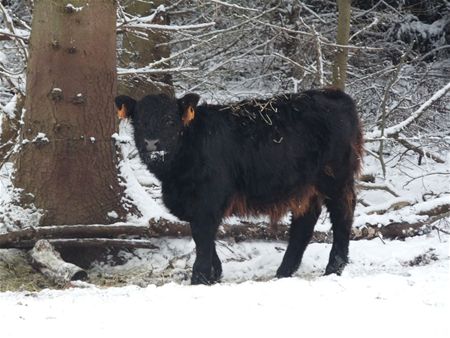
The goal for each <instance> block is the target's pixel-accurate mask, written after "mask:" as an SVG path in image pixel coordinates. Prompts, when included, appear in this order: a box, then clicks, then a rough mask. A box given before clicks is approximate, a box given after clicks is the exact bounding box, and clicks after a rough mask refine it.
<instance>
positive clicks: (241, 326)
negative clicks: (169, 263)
mask: <svg viewBox="0 0 450 338" xmlns="http://www.w3.org/2000/svg"><path fill="white" fill-rule="evenodd" d="M163 244H164V243H160V245H163ZM166 244H167V245H166V250H163V252H162V253H161V252H160V253H156V254H155V255H156V256H155V257H151V255H152V254H150V252H149V253H148V261H147V260H146V259H141V260H142V262H141V263H142V264H144V263H145V264H146V265H147V268H148V266H149V264H151V261H152V259H153V261H156V262H161V260H162V259H164V257H165V258H166V259H167V257H168V256H169V253H168V252H169V251H168V249H167V247H169V246H171V247H172V252H174V251H173V250H174V248H178V249H180V250H181V248H185V250H186V252H190V250H191V249H192V247H193V245H192V243H191V242H190V241H188V240H175V241H171V242H170V243H166ZM284 247H285V245H284V244H281V243H261V242H259V243H240V244H229V243H228V244H227V245H226V246H225V244H223V245H222V246H219V255H221V256H222V257H223V258H224V259H223V260H224V279H223V282H222V283H221V284H217V285H213V286H190V285H186V283H185V282H184V283H183V282H182V283H174V282H170V283H168V284H164V285H163V286H155V285H149V286H147V287H144V288H140V287H138V286H126V287H121V288H98V287H95V286H92V285H89V284H85V283H78V284H76V285H75V287H74V288H69V289H66V290H60V291H56V290H44V291H41V292H39V293H26V292H25V293H24V292H14V293H13V292H6V293H0V330H1V337H5V338H15V337H29V336H35V335H37V336H39V337H40V336H42V337H44V336H45V337H60V336H64V337H80V336H85V337H124V336H125V337H130V336H137V337H142V336H144V337H146V336H147V337H150V336H166V337H178V336H182V337H206V336H208V337H209V336H216V337H246V336H251V337H268V336H275V335H285V336H286V335H287V337H295V336H297V337H303V336H309V337H311V336H313V337H326V336H328V337H330V336H333V337H341V336H345V337H349V338H350V337H361V336H364V337H377V338H379V337H433V338H438V337H449V336H450V331H449V325H450V324H449V321H448V317H449V314H450V312H449V310H450V307H449V305H450V302H449V297H450V274H449V271H450V267H449V263H450V261H449V242H448V236H442V235H441V236H439V235H438V233H437V232H434V233H432V234H430V235H428V236H420V237H415V238H410V239H407V240H406V241H387V242H385V243H383V242H382V241H381V240H378V239H377V240H372V241H357V242H352V243H351V247H350V250H351V254H350V258H351V263H350V265H349V266H348V267H347V269H346V270H345V271H344V273H343V275H342V276H341V277H337V276H327V277H323V276H322V273H323V270H324V267H325V264H326V261H327V257H328V254H329V249H330V246H329V245H328V244H311V245H310V246H309V247H308V249H307V251H306V253H305V257H304V263H303V265H302V267H301V268H300V270H299V271H298V272H297V274H296V275H295V276H294V277H293V278H288V279H282V280H276V279H272V276H273V275H274V272H275V269H276V267H277V265H278V264H279V262H280V260H281V256H282V254H283V252H282V249H283V248H284ZM142 256H144V257H145V255H144V254H143V255H142ZM128 264H129V266H130V267H131V266H134V268H135V269H137V268H139V264H138V262H137V261H134V262H132V263H128ZM181 268H184V267H180V269H181ZM110 272H111V271H110ZM256 280H263V281H256ZM239 282H241V283H239Z"/></svg>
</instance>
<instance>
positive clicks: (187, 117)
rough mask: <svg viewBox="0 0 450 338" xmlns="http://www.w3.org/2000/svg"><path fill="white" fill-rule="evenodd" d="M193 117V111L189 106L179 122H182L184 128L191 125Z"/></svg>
mask: <svg viewBox="0 0 450 338" xmlns="http://www.w3.org/2000/svg"><path fill="white" fill-rule="evenodd" d="M194 117H195V110H194V108H192V107H191V106H189V107H188V108H187V109H186V111H185V112H184V114H183V116H182V118H181V120H182V121H183V125H184V126H185V127H186V126H188V125H189V123H191V121H192V120H193V119H194Z"/></svg>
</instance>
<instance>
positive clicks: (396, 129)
mask: <svg viewBox="0 0 450 338" xmlns="http://www.w3.org/2000/svg"><path fill="white" fill-rule="evenodd" d="M449 90H450V82H448V83H447V84H446V85H445V86H444V87H442V88H441V89H440V90H438V91H437V92H436V93H434V95H433V96H432V97H430V98H429V99H428V100H427V101H426V102H424V103H423V104H422V105H421V106H420V107H419V108H418V109H417V110H416V111H415V112H413V113H412V114H411V116H410V117H408V118H407V119H406V120H404V121H402V122H400V123H398V124H396V125H395V126H392V127H389V128H386V129H384V132H383V133H382V131H381V130H379V129H376V130H374V131H372V132H371V133H367V134H366V139H368V140H370V139H374V138H380V137H382V136H384V137H394V136H397V135H398V134H399V133H400V132H401V131H402V130H403V129H405V128H406V127H408V126H409V125H410V124H411V123H413V122H414V121H416V120H417V119H418V118H420V117H421V116H422V114H423V113H424V112H425V111H426V110H427V109H428V108H429V107H430V106H431V105H432V104H433V103H435V102H437V101H438V100H439V99H441V98H442V97H443V96H444V95H445V94H447V92H448V91H449ZM382 134H383V135H382Z"/></svg>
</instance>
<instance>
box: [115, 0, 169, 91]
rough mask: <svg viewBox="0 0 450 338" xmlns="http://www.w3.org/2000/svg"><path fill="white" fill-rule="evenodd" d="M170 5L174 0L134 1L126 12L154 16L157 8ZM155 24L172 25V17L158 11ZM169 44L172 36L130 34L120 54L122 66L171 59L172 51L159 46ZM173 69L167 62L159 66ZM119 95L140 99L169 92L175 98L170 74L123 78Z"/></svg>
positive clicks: (124, 41)
mask: <svg viewBox="0 0 450 338" xmlns="http://www.w3.org/2000/svg"><path fill="white" fill-rule="evenodd" d="M168 4H170V1H167V0H158V1H149V2H143V1H132V2H131V3H129V4H128V5H127V6H126V7H125V10H126V12H127V13H129V14H131V15H135V16H138V17H143V16H148V15H150V14H151V13H152V10H154V9H156V8H157V6H159V5H168ZM152 23H155V24H159V25H168V24H169V16H168V15H167V13H166V12H165V11H157V12H156V15H155V17H154V18H153V21H152ZM142 34H144V35H142ZM168 41H169V37H168V35H167V34H165V33H163V32H160V31H156V32H152V31H149V32H145V33H142V32H140V34H136V33H134V32H129V31H127V32H125V33H124V34H123V36H122V51H121V53H120V54H119V64H120V65H121V66H123V67H127V68H142V67H145V66H148V65H149V64H150V63H152V62H155V61H158V60H160V59H162V58H167V57H169V56H170V48H169V47H167V46H159V44H161V43H166V42H168ZM169 66H170V64H169V63H167V64H166V65H161V66H158V68H164V67H169ZM119 93H120V94H121V95H128V96H131V97H133V98H135V99H137V100H138V99H141V98H142V97H144V96H145V95H149V94H159V93H165V94H167V95H169V96H174V95H175V93H174V89H173V86H172V76H171V75H170V74H162V75H145V74H135V75H127V76H123V77H121V78H120V81H119Z"/></svg>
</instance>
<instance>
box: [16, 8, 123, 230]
mask: <svg viewBox="0 0 450 338" xmlns="http://www.w3.org/2000/svg"><path fill="white" fill-rule="evenodd" d="M115 27H116V6H115V2H114V1H110V0H96V1H88V0H70V1H67V0H62V1H52V0H40V1H35V5H34V10H33V21H32V33H31V38H30V60H29V63H28V69H27V97H26V101H25V109H26V112H25V116H24V125H23V127H22V134H21V138H22V148H21V150H20V153H19V156H18V158H17V160H16V168H17V173H16V178H15V184H16V186H17V187H19V188H23V189H24V192H23V194H22V196H23V198H22V203H23V204H27V203H34V204H35V205H36V206H37V207H38V208H41V209H43V210H44V216H43V217H42V219H41V224H42V225H48V224H90V223H111V222H112V221H117V219H114V218H113V217H112V215H114V216H117V215H118V217H117V218H118V219H123V218H124V216H125V210H124V209H123V207H122V206H121V195H122V192H123V188H122V187H121V186H120V185H119V181H118V169H117V166H116V165H117V156H116V149H115V145H114V142H113V140H112V138H111V135H112V134H113V133H114V131H115V129H116V123H117V121H116V115H115V108H114V97H115V95H116V81H117V80H116V53H115V48H116V34H115ZM113 211H115V212H113Z"/></svg>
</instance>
